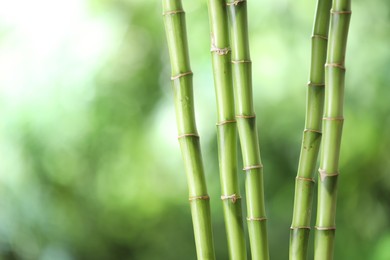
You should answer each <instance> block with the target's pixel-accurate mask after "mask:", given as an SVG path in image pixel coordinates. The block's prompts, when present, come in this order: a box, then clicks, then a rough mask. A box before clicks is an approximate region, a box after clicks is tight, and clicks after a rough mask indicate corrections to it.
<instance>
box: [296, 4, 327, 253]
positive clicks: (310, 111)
mask: <svg viewBox="0 0 390 260" xmlns="http://www.w3.org/2000/svg"><path fill="white" fill-rule="evenodd" d="M331 5H332V0H318V2H317V7H316V14H315V22H314V26H313V35H312V45H311V49H312V51H311V52H312V53H311V67H310V76H309V78H310V80H309V83H308V89H307V97H306V119H305V130H304V131H303V139H302V145H301V154H300V158H299V165H298V172H297V177H296V180H295V196H294V211H293V219H292V224H291V230H290V251H289V257H290V260H305V259H307V248H308V243H309V235H310V226H311V225H310V220H311V211H312V201H313V188H314V187H313V185H314V172H315V167H316V164H317V158H318V152H319V148H320V143H321V122H322V114H323V106H324V92H325V70H324V65H325V61H326V52H327V43H328V31H329V18H330V8H331Z"/></svg>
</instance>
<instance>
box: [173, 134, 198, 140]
mask: <svg viewBox="0 0 390 260" xmlns="http://www.w3.org/2000/svg"><path fill="white" fill-rule="evenodd" d="M191 136H192V137H196V138H199V135H198V134H195V133H188V134H181V135H179V136H178V137H177V139H180V138H184V137H191Z"/></svg>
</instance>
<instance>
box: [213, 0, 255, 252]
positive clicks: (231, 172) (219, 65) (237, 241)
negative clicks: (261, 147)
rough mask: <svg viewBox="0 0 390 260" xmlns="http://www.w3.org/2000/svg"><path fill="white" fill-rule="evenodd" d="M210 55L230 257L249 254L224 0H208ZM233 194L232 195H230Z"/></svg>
mask: <svg viewBox="0 0 390 260" xmlns="http://www.w3.org/2000/svg"><path fill="white" fill-rule="evenodd" d="M207 3H208V10H209V20H210V31H211V33H210V34H211V56H212V62H213V74H214V86H215V92H216V98H217V110H218V113H217V114H218V123H217V135H218V157H219V169H220V180H221V192H222V194H228V195H222V196H221V199H222V203H223V209H224V217H225V228H226V234H227V242H228V250H229V257H230V259H237V260H245V259H246V258H247V253H246V245H245V235H244V226H243V220H242V207H241V197H240V190H239V185H238V176H237V128H236V120H235V117H234V95H233V82H232V69H231V63H230V61H231V50H230V47H229V32H228V20H227V19H228V18H227V13H226V5H225V0H208V1H207ZM229 194H231V195H229Z"/></svg>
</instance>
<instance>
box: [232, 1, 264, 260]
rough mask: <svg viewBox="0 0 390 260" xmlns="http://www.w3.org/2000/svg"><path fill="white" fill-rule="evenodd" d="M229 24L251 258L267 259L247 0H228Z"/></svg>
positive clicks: (261, 172)
mask: <svg viewBox="0 0 390 260" xmlns="http://www.w3.org/2000/svg"><path fill="white" fill-rule="evenodd" d="M226 4H227V5H228V9H229V10H228V14H229V22H230V27H231V34H230V36H231V46H232V66H233V86H234V94H235V101H236V102H235V103H236V106H235V107H236V118H237V127H238V133H239V137H240V143H241V150H242V155H243V162H244V170H245V171H246V180H245V188H246V198H247V211H248V213H247V214H248V216H247V220H248V231H249V240H250V246H251V254H252V259H253V260H260V259H261V260H265V259H269V253H268V239H267V224H266V215H265V206H264V191H263V190H264V189H263V186H264V185H263V165H262V163H261V159H260V149H259V141H258V136H257V128H256V120H255V118H256V117H255V111H254V108H253V96H252V67H251V61H250V55H249V41H248V21H247V2H246V1H244V0H227V1H226Z"/></svg>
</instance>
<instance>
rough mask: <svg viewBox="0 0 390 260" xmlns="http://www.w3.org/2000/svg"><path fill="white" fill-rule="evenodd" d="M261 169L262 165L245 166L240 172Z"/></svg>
mask: <svg viewBox="0 0 390 260" xmlns="http://www.w3.org/2000/svg"><path fill="white" fill-rule="evenodd" d="M261 168H263V165H262V164H257V165H250V166H245V167H244V168H243V169H242V170H243V171H249V170H253V169H261Z"/></svg>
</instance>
